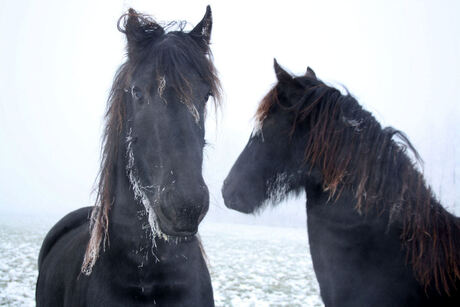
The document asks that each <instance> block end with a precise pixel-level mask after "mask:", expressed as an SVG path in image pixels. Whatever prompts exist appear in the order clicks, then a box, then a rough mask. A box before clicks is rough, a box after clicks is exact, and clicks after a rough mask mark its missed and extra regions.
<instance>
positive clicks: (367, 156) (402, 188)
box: [255, 80, 460, 294]
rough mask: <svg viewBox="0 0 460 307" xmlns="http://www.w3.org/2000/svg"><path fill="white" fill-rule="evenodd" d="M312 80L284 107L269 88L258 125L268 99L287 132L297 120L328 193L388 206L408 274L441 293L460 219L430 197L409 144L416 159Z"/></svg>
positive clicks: (458, 267)
mask: <svg viewBox="0 0 460 307" xmlns="http://www.w3.org/2000/svg"><path fill="white" fill-rule="evenodd" d="M316 81H317V83H318V84H317V85H316V86H313V87H310V88H307V87H305V93H304V95H303V97H302V98H301V99H300V100H299V101H297V102H294V103H293V105H292V106H290V107H289V108H286V107H285V106H283V105H282V104H281V103H280V100H279V96H278V93H277V92H278V89H277V86H275V87H274V88H273V89H272V90H271V91H270V92H269V93H268V94H267V95H266V96H265V98H264V99H263V100H262V102H261V103H260V105H259V108H258V110H257V113H256V116H255V117H256V120H257V121H258V123H257V124H258V125H262V124H263V120H264V119H265V117H266V116H267V114H268V112H269V110H270V108H271V107H273V106H274V105H278V106H280V107H281V108H284V109H288V110H289V111H290V112H294V118H295V120H294V122H293V124H292V130H291V135H292V134H293V133H294V132H295V131H296V129H299V126H300V125H303V126H302V127H303V128H305V130H306V131H308V138H307V142H306V144H305V156H304V157H305V163H308V164H309V165H310V167H311V168H313V167H316V168H318V169H319V170H321V173H322V176H323V183H324V185H323V189H324V190H325V191H329V193H330V194H329V195H330V199H333V198H336V199H337V198H338V197H340V195H341V192H342V191H343V189H345V188H347V189H349V190H351V191H352V192H353V193H354V197H355V198H356V205H355V209H356V210H357V211H358V212H360V213H361V212H363V211H364V212H365V214H367V213H369V212H370V211H369V210H370V209H376V210H378V212H379V213H382V212H384V211H386V212H388V216H389V221H388V225H390V224H391V223H395V222H398V223H400V224H401V225H402V232H401V242H402V244H403V246H404V247H405V248H406V251H407V261H408V263H410V264H411V265H412V267H413V271H414V273H415V275H416V278H417V279H418V280H419V282H420V283H421V284H422V285H424V286H425V287H426V288H427V287H429V286H434V287H435V288H436V290H437V291H438V292H442V291H445V292H446V293H447V294H449V293H450V290H452V289H453V288H455V283H456V282H458V280H460V251H459V250H457V249H455V246H459V245H460V219H458V218H456V217H454V216H452V215H451V214H450V213H448V212H447V211H446V210H444V209H443V208H442V206H441V205H440V204H439V202H438V201H437V200H436V199H435V197H434V195H433V193H432V191H431V189H430V187H428V186H427V184H426V183H425V179H424V177H423V175H422V173H421V172H420V171H419V170H418V168H417V166H416V164H415V163H414V162H413V161H412V160H411V159H410V158H409V157H408V155H407V149H409V150H410V151H411V152H412V153H413V156H414V157H415V159H416V160H417V161H419V162H420V161H421V159H420V156H419V155H418V153H417V151H416V150H415V148H414V147H413V145H412V144H411V143H410V141H409V140H408V138H407V137H406V136H405V135H404V133H402V132H401V131H398V130H396V129H394V128H391V127H387V128H383V129H382V127H381V125H380V124H379V123H378V122H377V120H376V119H375V118H374V117H373V116H372V114H371V113H369V112H367V111H365V110H364V109H363V108H362V107H361V106H360V105H359V104H358V102H357V101H356V100H355V99H354V98H353V97H352V96H350V95H342V94H341V93H340V91H338V90H337V89H335V88H332V87H329V86H327V85H325V84H324V83H323V82H321V81H319V80H316ZM299 82H300V81H299ZM291 103H292V102H291ZM395 138H397V140H395ZM420 163H421V162H420ZM310 170H311V169H310Z"/></svg>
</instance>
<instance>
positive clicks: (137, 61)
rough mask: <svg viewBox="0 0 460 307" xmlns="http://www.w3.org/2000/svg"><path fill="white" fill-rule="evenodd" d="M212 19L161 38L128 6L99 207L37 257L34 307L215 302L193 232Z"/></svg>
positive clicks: (211, 76)
mask: <svg viewBox="0 0 460 307" xmlns="http://www.w3.org/2000/svg"><path fill="white" fill-rule="evenodd" d="M211 27H212V17H211V10H210V8H209V6H208V7H207V10H206V14H205V16H204V18H203V20H202V21H201V22H200V23H199V24H198V25H197V26H196V27H195V28H194V29H193V30H192V31H190V32H184V31H183V30H182V29H183V26H180V27H179V30H175V31H169V32H168V31H166V30H165V28H163V27H162V26H160V25H159V24H157V23H156V22H155V21H153V20H152V19H151V18H150V17H148V16H146V15H142V14H139V13H137V12H136V11H134V10H133V9H130V10H129V12H128V13H127V14H125V15H123V16H122V17H121V18H120V21H119V23H118V28H119V30H120V31H121V32H123V33H124V34H125V35H126V38H127V51H128V52H127V55H128V57H127V60H126V62H125V63H124V64H123V65H122V66H121V67H120V68H119V70H118V72H117V74H116V76H115V79H114V84H113V87H112V90H111V94H110V97H109V101H108V108H107V114H106V127H105V134H104V140H103V156H102V162H101V170H100V175H99V185H98V194H97V202H96V206H94V207H93V208H90V207H88V208H81V209H79V210H77V211H74V212H72V213H70V214H68V215H67V216H65V217H64V218H63V219H62V220H61V221H59V222H58V223H57V224H56V225H55V226H54V227H53V228H52V229H51V231H50V232H49V233H48V235H47V236H46V238H45V241H44V242H43V245H42V248H41V251H40V255H39V260H38V269H39V276H38V281H37V289H36V301H37V306H39V307H40V306H46V307H49V306H153V305H159V306H214V300H213V293H212V286H211V280H210V276H209V272H208V269H207V266H206V262H205V258H204V254H203V251H202V248H201V244H200V241H199V238H197V236H196V235H195V234H196V233H197V229H198V224H199V223H200V222H201V220H202V219H203V217H204V216H205V215H206V212H207V210H208V207H209V192H208V189H207V187H206V185H205V183H204V180H203V177H202V161H203V146H204V144H205V142H204V119H205V118H204V117H205V109H206V103H207V100H208V98H209V96H213V97H214V98H218V96H219V89H220V86H219V81H218V79H217V74H216V71H215V68H214V66H213V63H212V57H211V54H210V49H209V41H210V35H211Z"/></svg>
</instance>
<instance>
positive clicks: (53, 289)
mask: <svg viewBox="0 0 460 307" xmlns="http://www.w3.org/2000/svg"><path fill="white" fill-rule="evenodd" d="M90 212H91V207H85V208H81V209H78V210H76V211H73V212H71V213H69V214H67V215H66V216H65V217H63V218H62V219H61V220H60V221H59V222H58V223H57V224H56V225H54V226H53V228H51V230H50V231H49V232H48V234H47V235H46V237H45V240H44V241H43V244H42V247H41V250H40V255H39V260H38V279H37V285H36V292H35V298H36V303H37V306H38V307H40V306H84V305H85V303H82V301H79V300H84V298H83V297H82V298H80V297H78V293H80V292H82V291H81V290H82V289H80V288H81V287H83V288H84V287H86V286H87V283H86V282H83V283H82V282H77V281H78V279H79V276H80V266H81V263H82V261H83V254H84V251H85V247H86V244H87V242H88V240H89V214H90ZM69 291H70V292H69ZM75 297H77V301H75ZM69 298H70V300H72V301H71V302H69V301H68V300H69Z"/></svg>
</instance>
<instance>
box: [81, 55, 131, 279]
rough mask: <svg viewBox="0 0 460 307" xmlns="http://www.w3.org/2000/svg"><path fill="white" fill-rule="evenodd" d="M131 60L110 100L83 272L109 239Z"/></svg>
mask: <svg viewBox="0 0 460 307" xmlns="http://www.w3.org/2000/svg"><path fill="white" fill-rule="evenodd" d="M128 69H129V66H128V63H124V64H123V65H121V66H120V68H119V69H118V71H117V73H116V75H115V78H114V82H113V85H112V89H111V91H110V94H109V99H108V102H107V111H106V114H105V120H106V125H105V129H104V134H103V137H102V155H101V168H100V170H99V175H98V184H97V192H96V193H97V194H96V202H95V206H94V208H93V211H92V213H91V222H90V241H89V243H88V246H87V248H86V252H85V257H84V260H83V264H82V272H83V273H85V274H87V275H89V274H91V270H92V267H93V265H94V263H95V262H96V260H97V258H98V256H99V250H100V247H101V244H102V248H103V249H104V248H105V246H106V243H108V227H109V210H110V207H111V205H112V203H113V193H112V191H113V186H114V177H115V173H116V167H117V165H116V160H117V156H118V151H119V148H118V147H119V141H120V137H121V135H122V131H123V122H124V118H125V113H126V109H125V106H124V104H123V103H124V97H123V96H124V94H125V92H124V88H125V84H126V79H127V75H128Z"/></svg>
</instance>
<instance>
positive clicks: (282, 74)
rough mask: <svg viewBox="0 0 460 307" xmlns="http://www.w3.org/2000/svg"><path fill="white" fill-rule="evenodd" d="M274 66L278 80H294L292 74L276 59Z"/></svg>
mask: <svg viewBox="0 0 460 307" xmlns="http://www.w3.org/2000/svg"><path fill="white" fill-rule="evenodd" d="M273 67H274V68H275V74H276V78H277V79H278V82H283V81H290V80H292V76H291V75H290V74H289V73H288V72H287V71H285V70H284V69H283V68H282V67H281V66H280V65H279V64H278V62H277V61H276V59H273Z"/></svg>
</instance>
